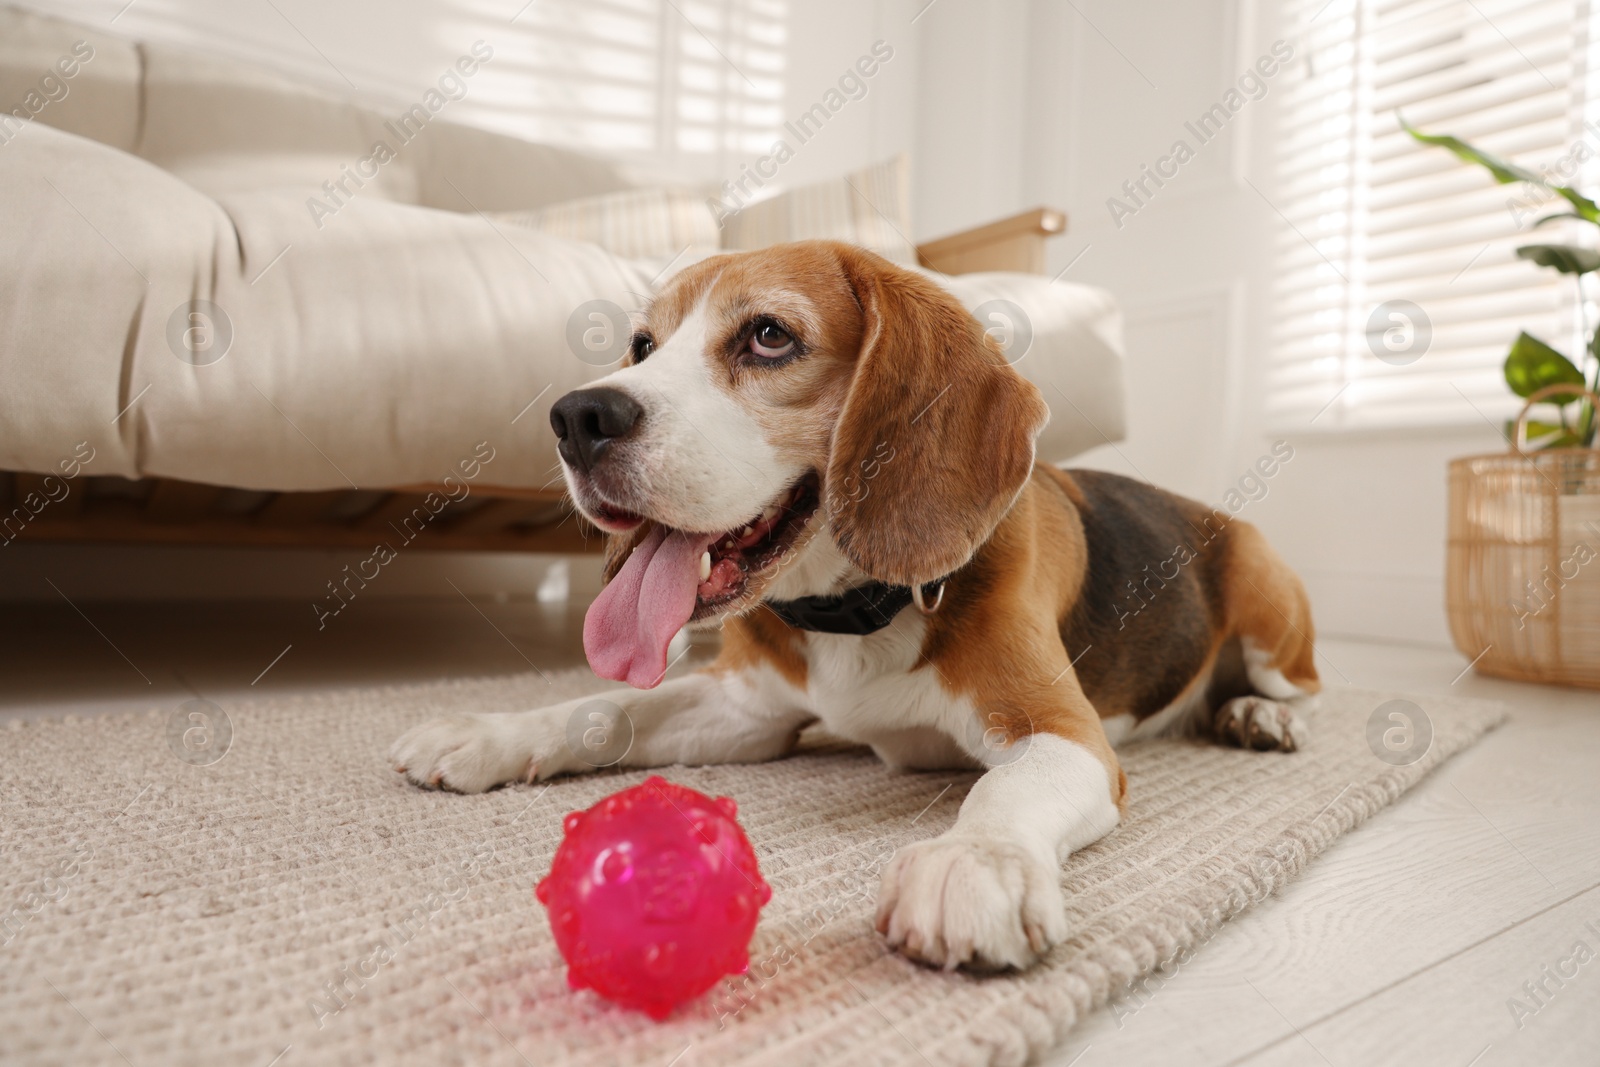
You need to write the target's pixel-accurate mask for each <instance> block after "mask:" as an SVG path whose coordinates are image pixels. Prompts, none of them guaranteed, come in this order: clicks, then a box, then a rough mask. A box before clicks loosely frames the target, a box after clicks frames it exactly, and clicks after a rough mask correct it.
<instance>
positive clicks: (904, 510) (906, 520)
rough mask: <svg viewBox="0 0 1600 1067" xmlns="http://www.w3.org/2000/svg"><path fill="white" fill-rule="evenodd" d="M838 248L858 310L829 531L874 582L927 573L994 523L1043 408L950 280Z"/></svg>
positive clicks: (1022, 475) (834, 462) (830, 478)
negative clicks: (943, 284)
mask: <svg viewBox="0 0 1600 1067" xmlns="http://www.w3.org/2000/svg"><path fill="white" fill-rule="evenodd" d="M838 253H839V260H840V264H841V266H842V268H843V270H844V273H845V277H846V278H847V280H848V281H849V284H850V286H851V288H852V289H853V290H854V292H855V295H856V300H857V302H858V303H859V304H860V305H861V309H862V312H863V315H864V318H865V322H864V323H863V328H862V335H861V352H860V355H859V357H858V360H857V364H856V369H855V375H854V377H853V378H852V380H851V382H850V387H849V392H848V394H847V395H846V398H845V404H844V410H843V412H842V413H841V415H840V417H839V421H838V424H837V425H836V426H835V427H834V431H833V447H832V452H831V454H830V456H829V460H828V472H827V481H826V484H825V486H824V492H825V495H824V500H825V502H826V507H827V515H828V519H829V522H830V524H831V526H832V530H833V537H834V540H835V542H837V544H838V545H839V548H840V550H841V551H842V552H844V554H845V556H846V557H847V558H849V559H850V561H851V562H852V563H854V564H855V565H856V566H858V567H860V568H861V569H862V570H863V571H865V572H866V573H867V574H869V575H871V576H872V577H874V578H876V579H878V580H879V581H885V582H893V583H896V584H900V585H913V584H916V583H919V582H928V581H932V580H933V579H935V578H939V577H941V576H943V575H945V574H948V573H950V572H951V571H953V570H955V569H956V568H958V567H960V566H961V565H962V564H964V563H966V562H967V561H968V560H969V559H971V558H972V555H973V553H974V552H976V551H977V550H978V548H979V546H981V545H982V544H983V543H984V541H986V540H987V539H988V537H989V535H990V534H991V533H993V532H994V528H995V526H996V525H998V524H999V522H1000V519H1001V518H1002V517H1003V516H1004V515H1005V513H1006V511H1007V510H1008V509H1009V508H1010V507H1011V504H1012V502H1013V501H1014V500H1015V499H1016V497H1017V494H1018V493H1019V492H1020V491H1021V490H1022V486H1023V484H1024V483H1025V482H1026V481H1027V479H1028V475H1029V472H1030V471H1031V470H1032V469H1033V452H1034V437H1035V436H1036V435H1037V434H1038V432H1039V431H1040V430H1041V429H1043V427H1044V424H1045V422H1046V420H1047V419H1048V418H1049V416H1050V412H1049V409H1048V408H1047V407H1046V406H1045V403H1044V400H1043V399H1042V398H1041V397H1040V395H1039V390H1038V389H1037V388H1036V387H1035V386H1034V385H1033V384H1032V383H1031V382H1029V381H1027V380H1026V379H1024V378H1023V377H1022V376H1021V375H1020V374H1018V373H1017V372H1016V371H1015V370H1013V369H1012V368H1011V367H1010V366H1009V365H1007V363H1006V361H1005V358H1004V357H1003V356H1002V355H1001V353H1000V349H999V346H998V345H996V344H995V343H994V342H993V340H992V339H990V338H989V337H988V336H987V335H986V334H985V333H984V331H983V328H982V327H981V326H979V325H978V321H977V320H976V319H974V318H973V317H972V316H971V315H970V314H968V312H967V310H966V309H965V308H963V307H962V306H961V305H960V304H959V303H958V302H957V301H956V300H955V298H954V297H952V296H951V295H950V294H949V293H947V292H945V291H944V290H943V289H941V288H940V287H939V286H938V285H936V284H934V283H933V282H932V281H930V280H928V279H927V278H925V277H923V276H922V275H919V274H916V273H913V272H912V271H908V270H904V269H902V268H900V267H896V266H894V265H893V264H891V263H889V262H888V261H887V260H884V259H881V258H880V257H878V256H876V255H873V254H872V253H870V252H865V251H863V250H860V249H855V248H851V247H849V246H840V247H839V249H838Z"/></svg>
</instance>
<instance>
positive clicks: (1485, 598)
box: [1400, 119, 1600, 687]
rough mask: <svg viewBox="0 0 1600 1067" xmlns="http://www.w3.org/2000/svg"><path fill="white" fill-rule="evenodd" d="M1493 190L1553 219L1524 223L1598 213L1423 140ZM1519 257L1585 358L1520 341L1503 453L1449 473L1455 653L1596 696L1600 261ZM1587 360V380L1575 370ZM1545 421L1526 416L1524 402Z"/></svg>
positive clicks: (1516, 172) (1487, 159) (1587, 203)
mask: <svg viewBox="0 0 1600 1067" xmlns="http://www.w3.org/2000/svg"><path fill="white" fill-rule="evenodd" d="M1400 125H1401V127H1402V128H1403V129H1404V130H1405V131H1406V132H1407V133H1409V134H1410V135H1411V136H1412V137H1413V138H1415V139H1416V140H1418V141H1420V142H1421V143H1423V144H1427V145H1436V146H1438V147H1440V148H1445V149H1448V150H1449V151H1450V152H1452V153H1454V154H1455V155H1456V156H1457V157H1458V158H1460V159H1462V160H1465V161H1466V162H1468V163H1473V164H1476V165H1477V166H1480V167H1483V168H1484V169H1485V170H1487V171H1488V172H1489V173H1490V174H1491V175H1492V176H1493V177H1494V179H1495V181H1497V182H1499V183H1501V184H1502V185H1511V184H1516V183H1525V184H1526V185H1528V186H1530V187H1532V188H1533V189H1534V190H1536V191H1538V193H1539V194H1541V195H1542V196H1544V197H1546V198H1547V199H1548V200H1550V201H1552V202H1553V203H1554V204H1555V206H1556V210H1553V211H1551V212H1550V213H1549V214H1547V215H1545V216H1544V217H1543V218H1541V219H1539V220H1538V221H1537V222H1535V223H1534V228H1535V229H1537V228H1538V227H1540V226H1543V225H1545V224H1547V223H1550V222H1554V221H1557V220H1576V221H1577V222H1579V223H1581V224H1588V225H1591V226H1594V227H1596V228H1597V229H1600V205H1597V204H1596V203H1595V202H1594V201H1593V200H1591V199H1590V198H1589V197H1587V196H1584V195H1583V194H1582V193H1580V192H1578V191H1577V190H1576V189H1573V188H1572V187H1571V186H1567V185H1560V184H1557V183H1556V182H1554V181H1551V180H1550V179H1549V178H1547V177H1546V176H1545V175H1541V174H1535V173H1534V172H1533V171H1530V170H1527V169H1525V168H1523V167H1519V166H1517V165H1516V164H1514V163H1510V162H1507V161H1505V160H1502V159H1497V158H1496V157H1494V156H1492V155H1490V154H1488V153H1487V152H1484V151H1483V150H1481V149H1479V148H1476V147H1475V146H1473V145H1470V144H1468V143H1467V142H1466V141H1463V140H1461V139H1460V138H1457V137H1451V136H1448V135H1441V134H1426V133H1423V132H1421V131H1420V130H1417V129H1415V128H1413V127H1412V126H1410V125H1409V124H1407V123H1406V121H1405V120H1404V119H1401V120H1400ZM1517 255H1518V256H1519V257H1521V258H1522V259H1526V260H1529V261H1530V262H1533V263H1537V264H1538V265H1540V266H1542V267H1547V268H1549V269H1551V270H1555V271H1559V272H1561V273H1562V274H1566V275H1570V276H1571V277H1572V279H1573V284H1574V286H1575V287H1576V290H1577V296H1578V308H1579V314H1580V315H1584V316H1585V321H1583V323H1582V325H1583V331H1582V332H1583V335H1584V336H1585V337H1586V344H1585V346H1584V350H1583V351H1582V352H1580V353H1578V354H1577V357H1576V359H1570V358H1568V357H1567V356H1566V355H1564V354H1562V353H1561V352H1560V351H1558V350H1557V349H1556V348H1554V347H1553V346H1552V345H1550V344H1549V343H1547V342H1545V341H1543V340H1541V339H1540V338H1537V337H1535V336H1533V335H1532V334H1530V333H1528V332H1527V331H1525V330H1524V331H1522V332H1520V333H1519V334H1518V335H1517V337H1516V338H1515V339H1514V340H1513V341H1512V342H1511V347H1510V350H1509V351H1508V352H1507V353H1506V361H1505V378H1506V384H1507V385H1508V386H1509V387H1510V388H1511V391H1512V392H1513V393H1515V394H1516V395H1517V396H1520V397H1522V398H1524V401H1525V403H1524V405H1523V408H1522V412H1521V414H1520V415H1519V416H1518V417H1517V418H1516V419H1514V420H1512V422H1511V423H1509V424H1508V433H1507V435H1506V436H1507V438H1508V440H1509V441H1510V442H1511V451H1510V452H1509V453H1498V454H1495V455H1488V456H1471V457H1467V458H1464V459H1458V460H1455V461H1453V462H1452V463H1451V464H1450V534H1449V537H1450V543H1449V552H1448V573H1447V576H1446V607H1447V610H1448V613H1449V618H1450V632H1451V635H1452V637H1453V638H1454V639H1455V644H1456V648H1457V649H1458V650H1460V652H1461V653H1462V654H1463V655H1465V656H1467V657H1469V658H1471V659H1472V660H1473V662H1474V663H1475V664H1476V665H1477V669H1478V670H1479V671H1481V672H1483V673H1486V674H1496V675H1501V676H1504V677H1511V678H1521V679H1526V680H1530V681H1545V682H1565V683H1568V684H1576V685H1587V686H1595V687H1600V450H1596V448H1595V447H1593V446H1594V445H1595V438H1596V432H1597V430H1600V412H1597V410H1596V408H1597V407H1600V324H1596V325H1595V327H1594V329H1593V331H1592V332H1591V329H1590V324H1589V323H1588V322H1587V316H1586V314H1585V311H1584V307H1585V300H1584V278H1585V276H1587V275H1590V274H1593V273H1595V272H1596V271H1600V252H1597V251H1595V250H1594V249H1592V248H1587V247H1584V246H1582V245H1574V244H1526V245H1522V246H1521V247H1519V248H1518V249H1517ZM1591 360H1592V361H1593V362H1594V368H1593V370H1592V371H1590V372H1588V373H1586V372H1585V367H1586V366H1587V364H1588V363H1589V362H1590V361H1591ZM1540 403H1544V404H1549V405H1552V406H1554V408H1555V411H1556V414H1555V417H1554V421H1532V420H1530V418H1529V416H1530V414H1531V412H1532V410H1533V408H1534V407H1535V405H1537V404H1540Z"/></svg>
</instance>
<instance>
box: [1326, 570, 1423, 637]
mask: <svg viewBox="0 0 1600 1067" xmlns="http://www.w3.org/2000/svg"><path fill="white" fill-rule="evenodd" d="M1300 578H1301V580H1303V581H1304V582H1305V584H1306V592H1307V593H1309V594H1310V596H1311V616H1312V618H1313V619H1315V620H1316V624H1317V633H1318V635H1319V636H1326V637H1344V638H1356V639H1361V640H1369V641H1370V640H1383V641H1402V642H1404V643H1406V644H1412V645H1431V646H1435V647H1439V648H1449V647H1451V645H1450V630H1449V626H1448V624H1447V623H1446V621H1445V614H1444V576H1443V575H1439V576H1436V577H1434V576H1427V575H1416V574H1373V573H1370V572H1358V571H1334V570H1316V569H1312V568H1300Z"/></svg>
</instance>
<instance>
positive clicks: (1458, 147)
mask: <svg viewBox="0 0 1600 1067" xmlns="http://www.w3.org/2000/svg"><path fill="white" fill-rule="evenodd" d="M1395 117H1396V118H1397V119H1399V122H1400V128H1401V129H1403V130H1405V131H1406V132H1407V133H1409V134H1410V135H1411V136H1412V137H1413V138H1415V139H1416V140H1418V141H1420V142H1422V143H1423V144H1430V145H1437V146H1438V147H1440V148H1446V149H1449V150H1450V152H1452V153H1453V154H1454V155H1455V156H1456V158H1457V159H1461V160H1465V161H1466V162H1468V163H1476V164H1477V165H1478V166H1480V167H1482V168H1484V169H1485V170H1487V171H1488V172H1489V173H1490V174H1492V175H1494V180H1495V181H1497V182H1499V183H1500V184H1501V185H1510V184H1512V183H1513V182H1527V183H1528V184H1529V185H1537V186H1539V188H1541V189H1548V190H1550V191H1551V192H1553V193H1555V194H1556V195H1558V196H1560V197H1561V198H1562V199H1564V200H1566V202H1567V203H1569V204H1571V205H1572V208H1573V211H1574V212H1576V214H1577V215H1578V217H1579V218H1581V219H1583V220H1584V221H1586V222H1593V223H1597V224H1600V205H1596V204H1595V202H1594V201H1593V200H1590V199H1589V198H1588V197H1586V196H1584V195H1583V194H1582V193H1580V192H1578V191H1577V190H1576V189H1573V188H1570V187H1569V186H1565V185H1552V184H1551V183H1549V182H1547V181H1545V180H1544V178H1543V177H1542V176H1541V175H1538V174H1535V173H1534V172H1533V171H1531V170H1528V169H1526V168H1524V167H1519V166H1517V165H1516V164H1515V163H1512V162H1509V161H1508V160H1504V159H1501V158H1500V157H1498V156H1492V155H1490V154H1489V153H1487V152H1485V151H1483V150H1482V149H1479V148H1475V147H1473V146H1472V145H1470V144H1468V143H1467V142H1465V141H1463V140H1461V139H1460V138H1459V137H1451V136H1450V135H1449V134H1434V133H1423V132H1422V131H1421V130H1418V129H1416V128H1415V127H1413V126H1412V125H1411V124H1410V123H1408V122H1407V121H1406V120H1405V118H1404V117H1402V116H1401V115H1400V114H1399V113H1398V112H1396V113H1395Z"/></svg>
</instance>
